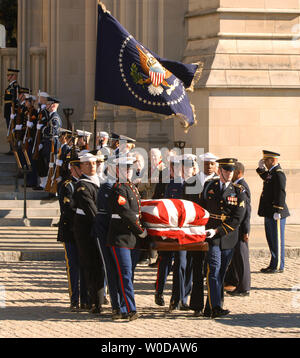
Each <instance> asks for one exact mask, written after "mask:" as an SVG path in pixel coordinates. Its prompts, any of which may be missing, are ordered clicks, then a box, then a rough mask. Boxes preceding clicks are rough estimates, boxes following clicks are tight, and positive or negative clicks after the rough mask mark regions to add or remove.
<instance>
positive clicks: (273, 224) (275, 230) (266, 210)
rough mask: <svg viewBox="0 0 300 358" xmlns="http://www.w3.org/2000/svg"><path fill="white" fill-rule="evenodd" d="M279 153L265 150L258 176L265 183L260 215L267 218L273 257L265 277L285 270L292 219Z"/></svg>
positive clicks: (266, 222) (264, 270) (266, 230)
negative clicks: (288, 227)
mask: <svg viewBox="0 0 300 358" xmlns="http://www.w3.org/2000/svg"><path fill="white" fill-rule="evenodd" d="M279 157H280V154H279V153H275V152H271V151H268V150H263V159H261V160H260V161H259V167H258V168H257V170H256V171H257V173H258V175H259V176H260V177H261V178H262V180H263V181H264V185H263V191H262V194H261V197H260V202H259V208H258V215H259V216H263V217H264V218H265V232H266V237H267V242H268V246H269V249H270V253H271V260H270V263H269V266H268V267H266V268H263V269H261V272H263V273H281V272H283V270H284V229H285V222H286V218H287V217H288V216H289V215H290V214H289V210H288V207H287V204H286V191H285V188H286V176H285V174H284V172H283V170H282V168H281V166H280V164H279V162H278V161H279Z"/></svg>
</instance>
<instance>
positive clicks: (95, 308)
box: [89, 305, 102, 314]
mask: <svg viewBox="0 0 300 358" xmlns="http://www.w3.org/2000/svg"><path fill="white" fill-rule="evenodd" d="M101 312H102V307H101V306H96V305H92V307H91V309H90V310H89V313H92V314H97V313H101Z"/></svg>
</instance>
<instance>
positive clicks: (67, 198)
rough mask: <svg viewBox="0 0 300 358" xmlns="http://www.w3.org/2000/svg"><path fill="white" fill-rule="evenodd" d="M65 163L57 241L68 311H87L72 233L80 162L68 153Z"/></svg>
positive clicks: (85, 295) (82, 279)
mask: <svg viewBox="0 0 300 358" xmlns="http://www.w3.org/2000/svg"><path fill="white" fill-rule="evenodd" d="M66 163H67V165H68V174H69V176H68V178H65V180H64V181H63V182H62V185H61V190H60V192H59V205H60V212H61V215H60V220H59V225H58V235H57V241H59V242H62V243H63V246H64V250H65V260H66V271H67V277H68V283H69V296H70V309H71V311H77V310H78V309H79V308H81V309H87V308H88V307H89V302H88V294H87V287H86V282H85V277H84V272H83V270H82V269H80V264H79V253H78V248H77V245H76V241H75V233H74V217H75V213H76V208H75V206H74V198H73V194H74V191H75V186H76V183H77V181H78V179H79V177H80V176H81V171H80V162H79V159H78V157H77V155H76V153H75V152H74V153H69V156H68V158H67V159H66ZM79 304H80V306H79Z"/></svg>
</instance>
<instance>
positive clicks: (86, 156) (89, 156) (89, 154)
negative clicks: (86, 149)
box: [79, 153, 97, 163]
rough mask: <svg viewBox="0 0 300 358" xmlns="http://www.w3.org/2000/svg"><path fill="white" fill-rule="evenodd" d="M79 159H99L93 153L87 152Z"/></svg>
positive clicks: (90, 160)
mask: <svg viewBox="0 0 300 358" xmlns="http://www.w3.org/2000/svg"><path fill="white" fill-rule="evenodd" d="M79 159H80V163H83V162H96V161H97V157H96V156H95V155H93V154H91V153H85V154H83V155H82V156H81V157H79Z"/></svg>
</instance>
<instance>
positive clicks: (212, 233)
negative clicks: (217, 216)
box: [205, 229, 216, 239]
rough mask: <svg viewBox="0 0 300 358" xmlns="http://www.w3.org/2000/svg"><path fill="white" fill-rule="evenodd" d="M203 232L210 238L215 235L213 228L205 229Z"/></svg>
mask: <svg viewBox="0 0 300 358" xmlns="http://www.w3.org/2000/svg"><path fill="white" fill-rule="evenodd" d="M205 232H206V237H207V238H208V239H211V238H213V237H214V236H215V235H216V230H214V229H209V230H205Z"/></svg>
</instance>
